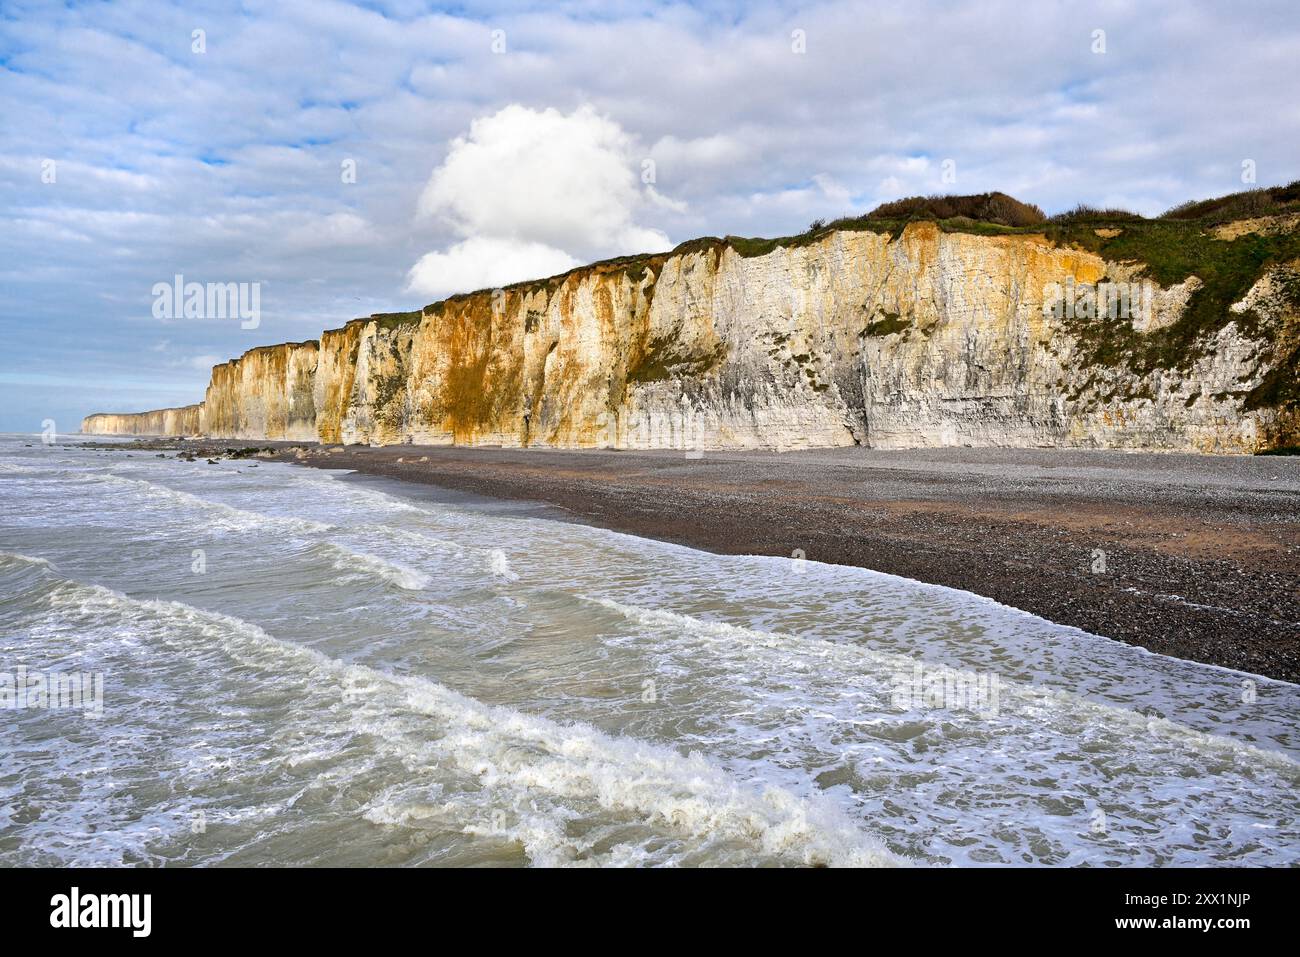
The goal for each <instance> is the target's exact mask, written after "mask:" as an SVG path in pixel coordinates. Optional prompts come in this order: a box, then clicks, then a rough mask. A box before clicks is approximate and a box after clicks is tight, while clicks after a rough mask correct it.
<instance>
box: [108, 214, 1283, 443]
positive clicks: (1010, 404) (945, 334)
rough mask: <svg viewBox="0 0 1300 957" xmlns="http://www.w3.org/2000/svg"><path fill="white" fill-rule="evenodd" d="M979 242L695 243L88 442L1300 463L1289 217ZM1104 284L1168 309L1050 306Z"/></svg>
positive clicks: (527, 290)
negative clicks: (865, 449) (934, 449)
mask: <svg viewBox="0 0 1300 957" xmlns="http://www.w3.org/2000/svg"><path fill="white" fill-rule="evenodd" d="M981 225H982V224H970V223H969V222H967V223H965V224H962V223H958V224H955V225H954V224H951V223H936V222H925V221H916V222H911V223H907V224H903V223H899V224H894V225H888V224H886V225H880V224H862V225H860V226H857V227H854V228H830V229H822V230H818V231H815V232H812V233H809V234H804V235H802V236H799V237H791V238H789V239H787V240H778V241H757V240H738V239H733V238H728V239H726V240H718V239H706V240H696V241H693V242H691V243H687V244H685V245H683V246H680V247H678V248H677V249H676V250H674V251H673V252H671V253H665V254H661V255H654V256H640V257H629V258H627V259H622V260H613V261H610V262H606V263H598V264H595V265H592V266H587V267H582V268H579V269H575V270H573V271H571V272H569V273H566V274H564V275H562V276H557V277H553V278H551V279H548V280H542V281H537V282H529V283H520V284H517V285H513V286H508V287H506V288H504V289H501V290H485V291H482V292H477V293H471V294H468V295H462V296H455V297H452V298H450V299H448V300H445V301H443V302H438V303H434V304H433V305H431V306H427V307H425V308H424V309H423V310H421V311H418V312H413V313H403V314H394V315H383V316H374V317H370V318H368V319H358V320H354V321H352V322H349V323H348V324H347V325H345V326H344V327H343V328H342V329H335V330H331V331H328V332H325V333H324V334H323V335H322V337H321V338H320V340H319V341H318V342H317V341H312V342H302V343H287V344H283V345H276V346H267V347H262V348H257V349H253V350H251V351H250V352H247V353H245V354H244V355H243V356H241V357H240V358H238V359H234V360H231V361H229V362H226V363H223V364H222V365H219V366H217V367H216V368H215V369H213V372H212V378H211V382H210V384H209V386H208V389H207V393H206V395H205V397H204V400H203V402H202V403H201V405H199V406H187V407H185V408H183V409H166V410H160V411H158V412H148V413H141V414H139V415H134V416H132V415H94V416H90V417H88V418H87V419H86V420H85V422H84V423H83V426H82V428H83V431H85V432H99V433H119V434H120V433H130V434H147V433H148V434H169V435H174V434H203V435H208V436H212V437H221V438H244V439H261V438H266V439H293V440H317V439H319V440H320V441H323V442H344V443H378V444H390V443H401V442H416V443H452V442H455V443H465V444H501V445H507V446H522V445H552V446H563V447H595V446H599V447H616V448H683V449H735V448H764V449H792V448H805V447H819V446H820V447H825V446H841V445H852V444H862V445H869V446H873V447H881V448H902V447H916V446H949V445H978V446H989V445H1003V446H1072V447H1105V448H1134V449H1166V450H1188V451H1205V452H1252V451H1259V450H1262V449H1266V448H1269V447H1273V446H1280V445H1295V444H1300V412H1298V411H1297V409H1298V408H1300V405H1298V404H1297V393H1296V356H1297V349H1298V348H1300V311H1298V300H1300V297H1298V296H1297V294H1296V293H1297V289H1298V288H1300V281H1298V280H1300V237H1298V236H1297V234H1296V229H1295V226H1296V224H1295V223H1294V222H1290V223H1289V224H1287V223H1283V224H1281V225H1279V224H1278V223H1275V222H1268V223H1264V224H1263V225H1259V226H1256V227H1253V228H1252V227H1250V226H1249V225H1248V226H1246V227H1244V228H1243V230H1244V231H1243V230H1236V231H1232V235H1225V236H1223V237H1221V236H1219V235H1215V234H1213V233H1212V232H1211V231H1207V230H1201V229H1199V227H1195V226H1188V225H1187V224H1173V223H1171V224H1157V223H1155V221H1147V222H1144V223H1142V224H1130V225H1125V224H1118V225H1116V226H1115V227H1114V228H1106V229H1100V228H1097V229H1094V228H1092V227H1091V226H1089V227H1088V228H1086V229H1081V228H1073V229H1070V230H1062V229H1043V230H1027V229H997V228H980V227H981ZM1171 243H1178V244H1182V245H1178V246H1177V247H1176V248H1177V250H1178V254H1177V255H1175V256H1171V255H1169V254H1167V250H1168V248H1170V245H1169V244H1171ZM1207 264H1208V265H1207ZM1106 282H1114V283H1138V284H1141V283H1146V284H1148V285H1147V290H1148V297H1147V300H1146V302H1147V304H1148V305H1149V306H1150V309H1149V310H1148V311H1147V312H1146V313H1145V314H1141V315H1133V316H1132V317H1128V318H1119V317H1111V316H1104V317H1100V318H1097V317H1090V316H1087V315H1084V314H1083V313H1084V312H1085V310H1083V309H1080V310H1079V313H1080V314H1079V315H1069V314H1065V312H1064V311H1063V310H1061V309H1059V308H1058V309H1057V310H1056V311H1055V312H1053V311H1051V310H1047V311H1045V309H1044V303H1045V301H1047V303H1048V305H1049V306H1050V305H1051V304H1052V303H1053V302H1054V301H1055V296H1056V292H1055V290H1059V289H1075V288H1084V287H1089V286H1092V285H1095V284H1098V283H1106ZM1135 288H1136V287H1135Z"/></svg>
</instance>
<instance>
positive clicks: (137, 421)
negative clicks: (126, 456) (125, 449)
mask: <svg viewBox="0 0 1300 957" xmlns="http://www.w3.org/2000/svg"><path fill="white" fill-rule="evenodd" d="M202 412H203V406H202V404H201V403H200V404H196V405H185V406H181V407H180V408H177V409H157V410H155V411H153V412H123V413H120V414H119V413H115V412H97V413H95V414H94V415H88V416H86V417H85V418H84V419H82V420H81V431H82V432H85V433H88V434H90V435H199V434H201V433H202V431H203V430H202V425H201V420H202Z"/></svg>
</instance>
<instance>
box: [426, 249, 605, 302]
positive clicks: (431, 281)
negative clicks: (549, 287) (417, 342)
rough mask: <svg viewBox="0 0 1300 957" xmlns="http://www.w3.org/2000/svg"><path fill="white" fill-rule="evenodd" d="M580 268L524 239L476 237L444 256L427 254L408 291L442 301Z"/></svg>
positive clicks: (559, 253)
mask: <svg viewBox="0 0 1300 957" xmlns="http://www.w3.org/2000/svg"><path fill="white" fill-rule="evenodd" d="M577 265H579V261H578V260H577V259H574V258H573V257H572V256H570V255H569V254H568V253H566V252H565V251H564V250H562V249H556V248H555V247H553V246H547V245H546V244H545V243H536V242H530V241H528V240H522V239H508V238H499V237H489V236H476V237H474V238H473V239H466V240H463V241H462V242H459V243H456V244H455V245H454V246H452V247H451V248H450V249H448V250H446V251H445V252H434V253H426V254H425V255H423V256H421V257H420V261H419V262H417V263H416V264H415V265H414V266H412V267H411V271H410V273H409V274H408V276H407V283H406V288H407V289H408V290H410V291H411V292H418V293H421V294H423V295H426V296H433V297H435V298H443V297H445V296H449V295H452V294H453V293H458V292H472V291H474V290H476V289H488V288H495V287H498V286H504V285H507V284H508V283H512V282H515V281H517V280H520V279H541V278H545V277H547V276H554V275H555V274H556V273H561V272H564V271H565V270H566V269H572V268H573V267H574V266H577Z"/></svg>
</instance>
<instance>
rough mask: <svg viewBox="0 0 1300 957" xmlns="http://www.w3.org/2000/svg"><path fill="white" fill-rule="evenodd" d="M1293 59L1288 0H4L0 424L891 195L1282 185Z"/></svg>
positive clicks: (1295, 28) (1290, 176)
mask: <svg viewBox="0 0 1300 957" xmlns="http://www.w3.org/2000/svg"><path fill="white" fill-rule="evenodd" d="M1097 31H1104V33H1100V34H1099V33H1098V32H1097ZM1101 47H1104V52H1099V48H1101ZM1297 63H1300V8H1297V7H1296V6H1295V4H1294V2H1293V0H1278V2H1269V0H1264V2H1252V3H1249V4H1229V3H1194V2H1189V0H1175V2H1168V3H1159V2H1144V3H1120V2H1111V3H1083V2H1061V3H1051V2H1036V3H1025V2H1023V0H1015V2H1006V3H1000V2H997V0H980V2H978V3H971V4H969V5H957V4H948V3H937V2H927V0H902V2H885V3H809V4H761V3H704V4H689V5H688V4H675V3H663V4H655V3H633V2H620V0H598V2H590V3H588V2H572V3H564V2H549V3H529V2H518V3H510V2H506V3H498V4H491V5H480V4H477V3H474V2H472V0H471V2H465V3H457V4H453V5H450V6H439V5H434V4H428V3H423V2H416V0H392V2H383V0H374V2H368V3H359V4H346V3H337V2H329V0H310V2H308V0H302V2H294V0H287V2H286V0H266V2H260V0H244V2H242V3H215V2H214V3H189V4H184V5H171V4H167V3H163V2H159V0H150V2H120V3H114V2H108V3H104V2H95V3H76V2H69V3H67V4H56V3H52V2H48V0H41V2H26V0H4V3H3V5H0V341H2V342H3V351H0V431H20V430H21V431H39V430H40V429H41V422H42V421H43V420H45V419H53V420H55V422H56V423H57V427H58V429H59V430H60V431H74V430H75V429H76V428H77V427H78V425H79V421H80V418H81V416H83V415H84V414H86V413H88V412H91V411H100V410H121V411H134V410H141V409H148V408H157V407H161V406H167V405H175V404H183V403H186V402H190V401H195V400H197V399H198V398H200V397H201V395H202V390H203V387H204V385H205V384H206V382H207V372H208V367H209V366H210V365H211V364H212V363H213V362H215V361H219V360H224V359H225V358H228V357H230V356H233V355H237V354H239V353H241V352H243V351H244V350H245V349H248V348H250V347H252V346H255V345H259V344H264V343H269V342H278V341H284V340H301V339H308V338H314V337H315V336H316V335H317V334H318V333H319V331H320V330H321V329H322V328H326V327H332V326H337V325H339V324H341V323H342V322H344V321H346V320H347V319H349V318H352V317H354V316H359V315H367V314H369V313H372V312H376V311H387V310H396V309H410V308H415V307H418V306H421V305H423V304H425V303H428V302H431V301H433V300H434V299H436V298H439V297H441V296H442V295H444V294H446V293H449V292H455V291H463V290H469V289H474V288H481V287H484V286H491V285H496V284H499V283H503V282H507V281H510V280H514V279H522V278H528V277H530V276H535V275H546V274H551V273H555V272H558V271H561V270H563V269H564V268H567V267H568V266H570V265H572V264H575V263H579V262H585V261H589V260H592V259H597V258H603V257H607V256H612V255H619V254H624V253H631V252H638V251H650V250H655V249H664V248H669V247H671V246H672V245H675V244H676V243H678V242H681V241H683V240H686V239H690V238H692V237H694V236H698V235H706V234H713V235H724V234H727V233H734V234H740V235H778V234H787V233H791V232H796V231H799V230H801V229H803V228H805V227H806V225H807V224H808V222H809V221H811V220H812V219H814V218H816V217H833V216H839V215H844V214H848V213H856V212H862V211H865V210H866V209H869V208H870V207H872V206H874V205H876V204H878V203H880V202H882V201H884V200H886V199H892V198H896V197H898V196H904V195H913V194H917V193H933V192H963V193H969V192H981V191H985V190H992V189H1001V190H1004V191H1006V192H1009V193H1011V194H1013V195H1014V196H1017V197H1018V198H1020V199H1023V200H1026V201H1030V202H1035V203H1038V204H1039V205H1041V206H1042V207H1043V208H1044V209H1046V210H1047V211H1048V212H1055V211H1058V210H1060V209H1063V208H1066V207H1069V206H1072V205H1074V204H1075V203H1078V202H1088V203H1091V204H1107V205H1120V206H1125V207H1128V208H1131V209H1135V210H1137V211H1139V212H1143V213H1148V214H1151V213H1157V212H1160V211H1162V210H1163V209H1165V208H1167V207H1169V206H1171V205H1173V204H1175V203H1177V202H1180V201H1182V200H1185V199H1188V198H1202V197H1206V196H1212V195H1219V194H1222V193H1226V192H1232V191H1235V190H1238V189H1241V188H1243V187H1242V185H1241V175H1242V163H1243V161H1245V160H1252V161H1253V162H1254V165H1255V169H1256V175H1257V177H1258V183H1259V184H1260V185H1273V184H1276V183H1283V182H1289V181H1291V180H1294V179H1296V178H1300V97H1298V96H1297V95H1296V93H1297V89H1296V80H1295V77H1296V64H1297ZM945 164H946V165H945ZM945 169H948V170H952V171H953V172H954V173H955V182H945V180H944V176H943V174H944V170H945ZM177 274H181V275H183V276H184V277H185V279H186V281H196V282H203V283H207V282H221V283H228V282H237V283H258V284H260V285H259V286H258V289H259V290H260V296H261V315H260V324H259V325H258V326H257V328H252V329H250V328H241V323H240V322H239V321H237V320H232V319H202V318H189V319H186V318H183V317H182V318H168V317H167V315H164V316H163V317H161V318H160V317H159V316H158V315H156V312H157V310H155V308H154V306H155V296H154V292H153V288H154V285H155V284H156V283H160V282H171V281H172V280H173V277H174V276H175V275H177ZM245 325H247V324H245Z"/></svg>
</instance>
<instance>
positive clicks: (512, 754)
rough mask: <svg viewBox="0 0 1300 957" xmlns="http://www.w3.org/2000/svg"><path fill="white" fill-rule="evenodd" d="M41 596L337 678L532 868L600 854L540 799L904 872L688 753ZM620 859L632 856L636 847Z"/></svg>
mask: <svg viewBox="0 0 1300 957" xmlns="http://www.w3.org/2000/svg"><path fill="white" fill-rule="evenodd" d="M44 600H45V601H46V602H48V604H49V606H50V607H51V608H52V609H55V610H60V609H67V610H71V611H73V612H75V613H76V614H78V615H81V616H87V617H91V618H94V619H97V620H105V619H117V620H120V621H122V622H123V623H124V624H126V625H127V626H129V627H134V628H144V629H146V630H147V631H149V632H151V633H152V636H153V637H154V638H155V639H156V640H159V641H161V643H162V644H164V645H166V646H169V647H171V648H173V649H175V650H177V651H180V650H182V649H184V648H185V647H186V646H187V645H191V644H196V643H205V644H207V643H212V644H215V645H216V646H218V647H219V649H220V650H221V651H222V652H223V653H224V654H226V655H228V656H230V658H231V659H232V660H234V661H235V662H237V663H238V664H240V665H242V666H245V667H251V668H256V669H260V670H263V671H270V672H272V673H276V674H282V673H283V672H284V671H285V670H286V669H293V670H296V671H299V672H301V673H303V675H304V676H306V677H308V678H310V679H312V680H313V681H316V682H320V681H322V680H323V679H327V680H328V683H329V688H328V689H321V690H322V691H324V692H325V693H328V694H331V695H335V696H337V700H338V702H339V703H340V705H341V706H340V705H333V706H332V707H331V710H330V714H331V716H332V717H333V718H334V719H335V720H342V721H345V722H346V723H347V724H348V725H349V726H350V727H352V728H353V729H356V730H361V731H364V732H365V733H367V734H370V735H372V736H374V737H375V738H377V739H380V740H382V741H383V742H384V743H385V745H386V746H388V747H389V748H391V749H393V750H394V751H395V752H396V754H397V757H398V758H399V759H400V760H401V761H402V762H403V763H406V764H409V763H411V762H416V763H420V764H423V766H425V767H427V768H428V769H430V770H435V769H437V770H447V769H454V770H456V771H459V772H461V773H463V774H464V775H466V776H469V777H470V778H472V779H473V780H474V782H475V783H476V786H477V789H481V791H482V792H484V793H485V794H486V795H487V796H488V800H486V801H483V800H476V805H469V804H466V803H465V802H464V801H463V800H462V801H461V802H460V803H459V804H458V805H453V804H449V805H447V806H445V807H443V808H442V809H441V810H442V812H450V811H453V810H459V811H460V812H462V813H461V814H460V818H461V820H458V821H457V823H458V825H459V827H460V828H461V830H463V831H464V832H465V833H466V834H471V835H482V836H487V835H495V836H498V837H505V838H507V839H509V840H512V841H517V842H519V843H520V844H521V846H522V847H523V848H524V850H525V853H527V855H528V856H529V858H530V860H532V861H533V863H537V864H546V865H558V864H567V863H575V862H588V863H592V862H597V861H598V859H599V857H600V855H593V854H592V851H591V848H590V847H587V846H585V845H584V844H583V842H581V841H573V840H565V839H561V837H560V836H559V834H558V832H555V831H553V830H550V829H546V828H538V827H536V826H535V823H534V825H531V826H530V825H529V824H528V823H527V819H528V814H527V813H526V811H525V810H524V809H527V808H529V807H535V806H537V805H538V804H539V803H544V804H547V805H550V806H552V807H553V808H555V809H556V810H560V809H563V811H564V813H563V814H562V815H561V816H562V817H570V816H572V815H573V814H575V813H577V814H581V813H582V812H583V809H587V811H586V813H587V814H589V815H591V814H596V815H599V814H600V813H604V814H607V815H612V816H614V817H615V818H617V823H618V825H619V827H621V828H629V827H632V828H634V829H635V828H641V829H643V830H644V832H645V833H644V834H643V835H640V839H641V840H642V841H643V842H645V843H646V844H649V845H654V844H658V843H660V842H662V840H663V836H664V834H665V833H670V834H671V835H673V836H674V837H675V838H676V839H677V840H679V841H685V842H687V844H686V845H684V846H682V847H681V848H680V851H681V852H682V853H689V852H690V850H691V847H690V846H689V844H690V842H697V841H706V842H707V843H709V844H710V845H719V846H726V845H734V847H733V848H732V853H735V854H736V855H737V858H736V861H735V862H736V863H741V862H743V861H744V860H745V859H746V857H747V856H750V855H759V856H761V857H767V858H771V859H773V860H774V861H777V862H785V863H789V864H804V865H813V866H822V865H825V866H884V865H897V864H899V863H901V862H900V861H899V859H898V858H897V857H896V856H895V855H893V854H891V853H890V852H888V851H887V850H885V849H884V848H883V846H882V845H880V843H879V842H878V841H875V840H874V839H872V838H871V837H869V836H868V835H867V834H865V833H864V832H863V831H862V830H861V829H860V828H858V827H857V826H855V825H854V823H853V822H852V821H850V820H848V819H847V818H845V817H844V816H843V815H842V814H841V813H840V812H839V811H838V810H837V809H836V808H835V807H834V806H832V805H830V804H827V803H825V802H822V801H820V800H818V799H817V798H815V797H799V796H796V795H793V794H791V793H789V792H788V791H786V790H783V789H781V788H778V787H764V788H762V789H759V790H755V789H753V788H751V787H749V786H746V785H743V784H741V783H740V782H738V781H736V780H734V779H733V778H731V777H730V776H729V775H728V774H727V773H726V772H724V771H723V770H721V769H720V768H718V767H716V766H715V765H713V764H711V763H710V762H709V761H708V760H707V759H706V758H705V757H704V756H702V755H700V754H690V755H686V756H683V755H680V754H678V753H677V752H675V751H673V750H672V749H670V748H665V747H662V746H658V745H652V744H648V743H645V742H639V741H628V740H624V739H619V738H616V737H612V736H609V735H607V734H604V733H602V732H600V731H597V730H596V729H594V728H591V727H587V726H583V725H576V724H575V725H561V724H557V723H556V722H553V721H549V720H546V719H544V718H540V717H536V716H532V715H527V714H523V713H521V712H518V711H515V710H513V709H509V708H503V707H499V706H489V705H485V704H483V703H482V702H479V701H475V700H474V699H472V698H469V697H466V696H465V695H462V694H459V693H457V692H455V691H452V690H450V689H448V688H446V687H444V686H442V685H440V684H438V683H437V682H433V681H430V680H428V679H425V678H416V677H410V676H399V675H390V674H387V673H384V672H381V671H378V670H376V669H374V668H370V667H366V666H363V665H357V664H348V663H345V662H340V661H337V660H335V659H332V658H330V657H328V656H325V655H323V654H321V653H319V652H317V651H315V650H313V649H309V648H303V647H300V646H296V645H293V644H290V643H287V642H284V641H281V640H279V639H277V638H275V637H273V636H272V635H270V634H269V633H267V632H266V631H265V630H263V629H262V628H260V627H258V626H257V625H254V624H252V623H250V622H247V621H244V620H242V619H239V618H236V617H234V616H230V615H224V614H220V613H216V612H209V611H203V610H201V609H198V608H195V607H193V606H190V605H186V604H184V603H181V602H174V601H162V600H138V599H133V598H130V597H128V596H126V595H123V594H121V593H119V592H115V591H113V590H111V589H108V588H104V587H102V586H99V585H89V584H83V583H80V582H75V581H70V580H67V579H56V580H55V581H54V584H53V585H52V587H51V588H50V589H49V591H48V592H46V594H45V596H44ZM151 626H152V627H151ZM156 650H161V649H155V651H156ZM411 715H419V716H423V717H424V718H427V719H428V720H429V721H430V722H432V727H431V729H430V730H431V731H432V736H429V737H426V736H424V735H412V734H410V733H409V728H406V727H403V723H404V721H406V720H407V719H409V717H410V716H411ZM467 810H469V811H471V813H469V814H468V815H467V814H465V813H464V812H465V811H467ZM503 815H504V816H503ZM365 816H366V818H367V819H368V820H370V821H372V822H374V823H376V824H382V825H385V826H402V825H411V824H418V822H419V819H420V818H421V817H422V816H424V817H427V816H428V815H422V812H421V809H420V808H419V807H408V806H406V805H404V804H403V803H401V802H392V801H389V802H377V803H374V804H372V805H371V806H370V807H369V808H368V809H367V810H366V811H365ZM454 816H455V815H453V817H454ZM607 826H608V825H607ZM638 853H640V852H638ZM646 853H648V852H646ZM617 854H625V855H633V856H635V855H634V854H633V850H632V849H631V848H626V847H624V848H622V849H620V850H619V851H617V852H616V856H617ZM663 863H670V862H669V861H664V862H663Z"/></svg>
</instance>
